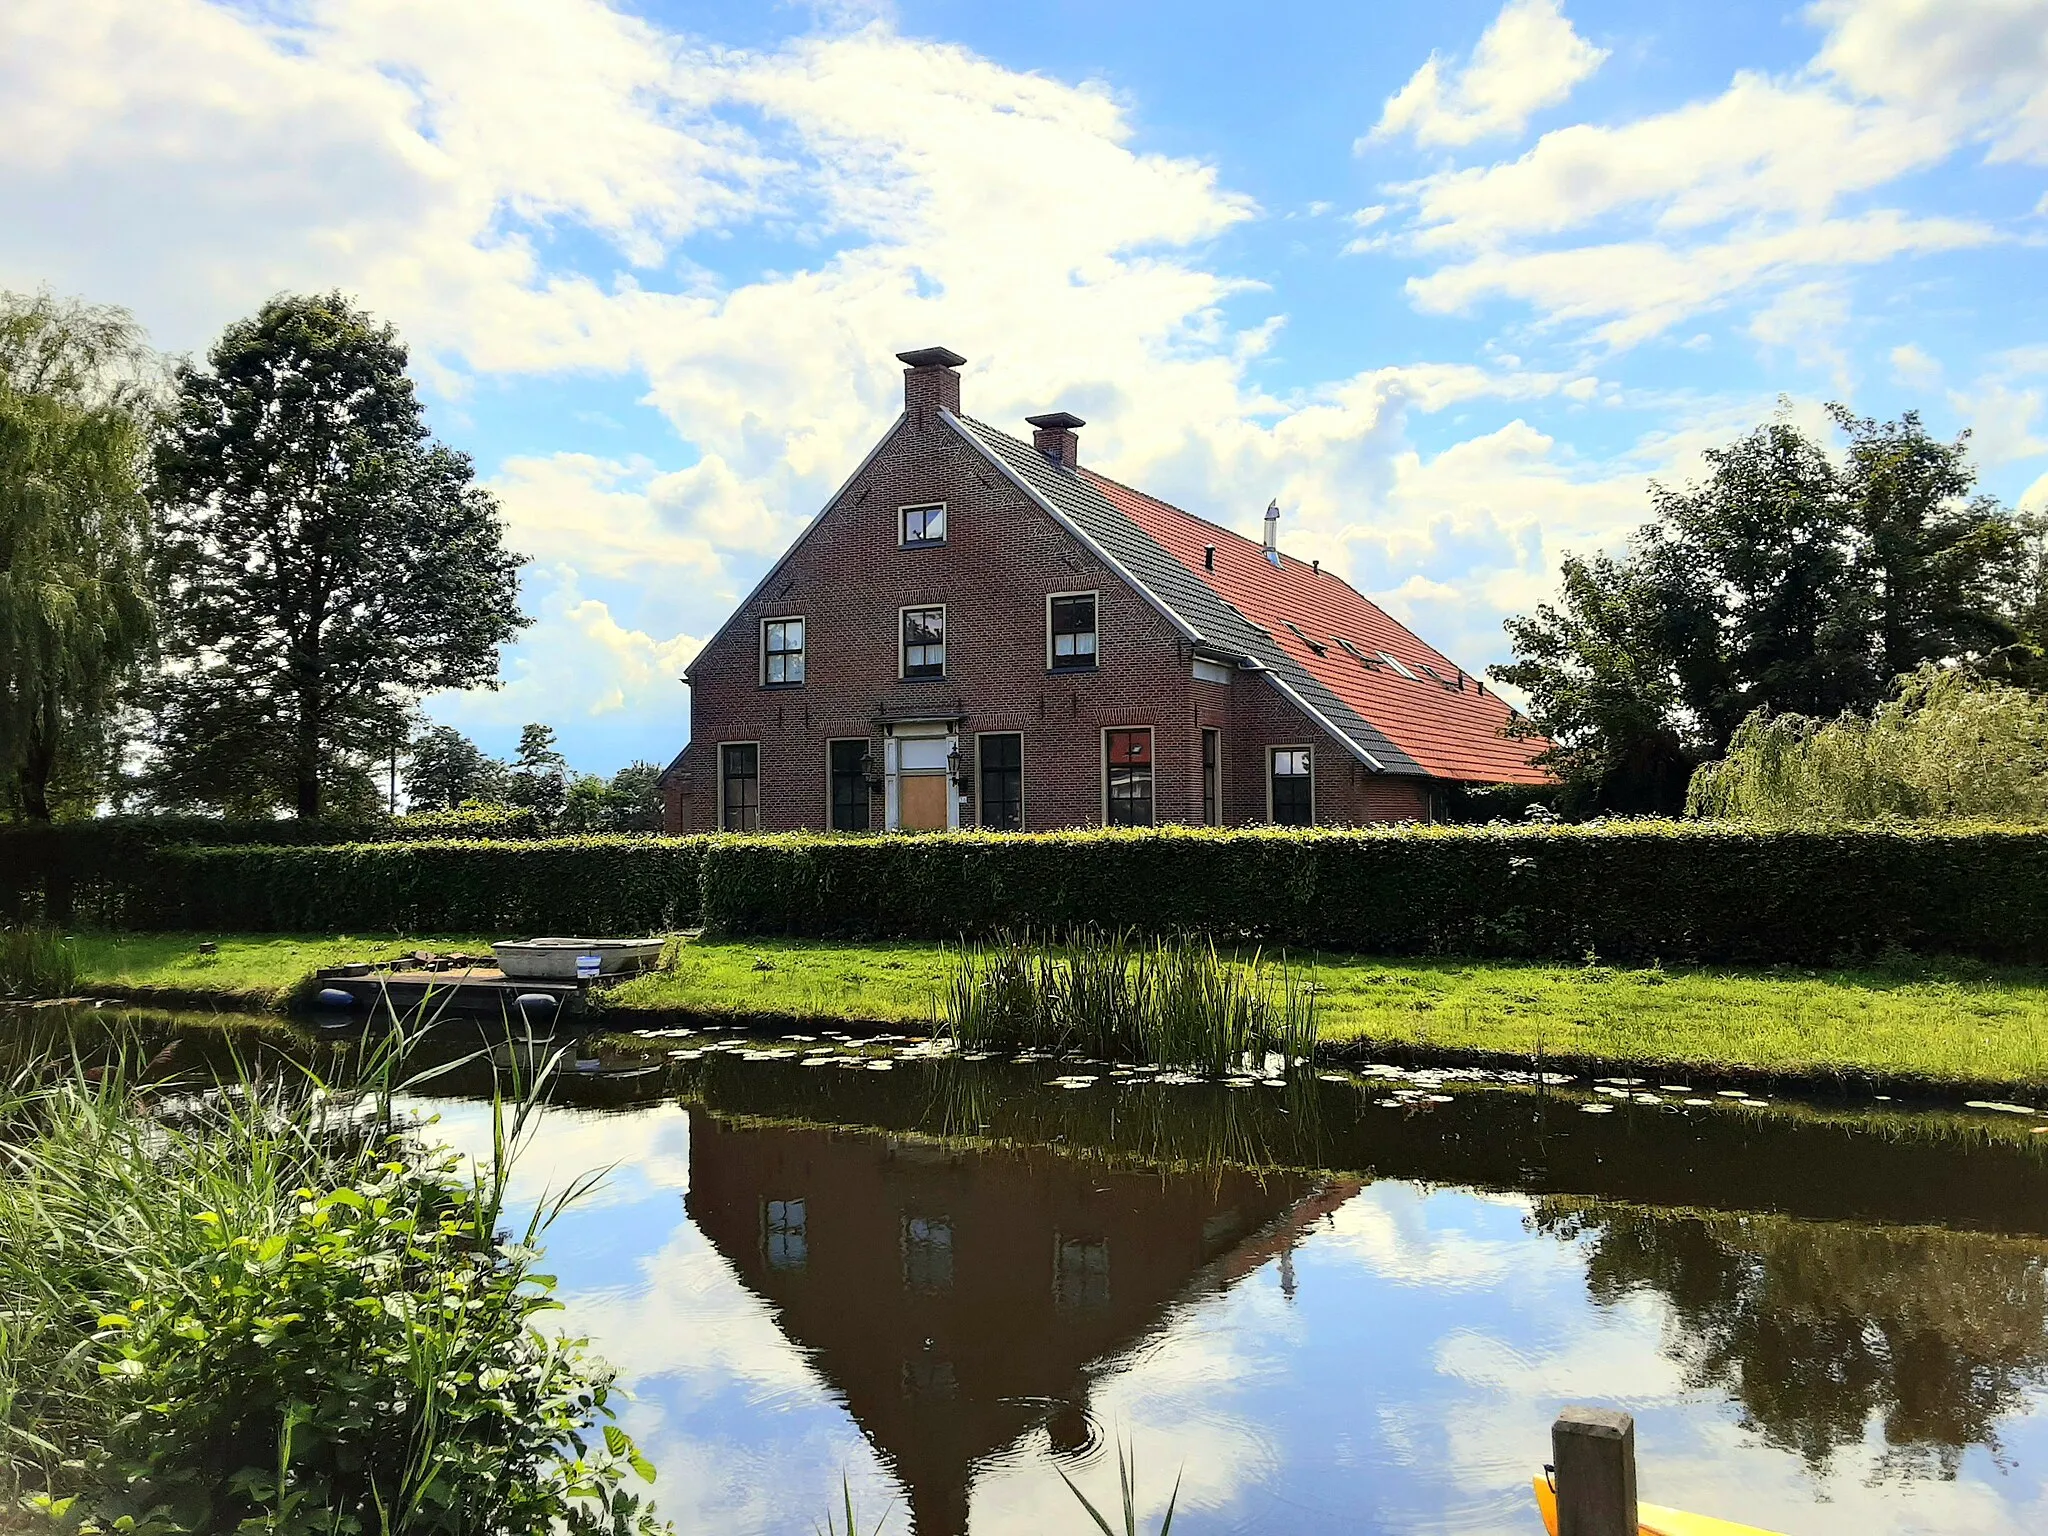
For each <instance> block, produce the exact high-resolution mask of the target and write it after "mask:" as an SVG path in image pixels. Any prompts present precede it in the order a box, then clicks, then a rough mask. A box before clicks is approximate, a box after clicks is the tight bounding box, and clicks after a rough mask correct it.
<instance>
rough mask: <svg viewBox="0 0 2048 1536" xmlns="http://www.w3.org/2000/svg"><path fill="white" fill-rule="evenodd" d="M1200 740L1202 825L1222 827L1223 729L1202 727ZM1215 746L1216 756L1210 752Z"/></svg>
mask: <svg viewBox="0 0 2048 1536" xmlns="http://www.w3.org/2000/svg"><path fill="white" fill-rule="evenodd" d="M1198 740H1199V741H1200V744H1201V754H1202V755H1201V775H1202V825H1203V826H1205V827H1220V826H1222V825H1223V728H1222V727H1221V726H1218V725H1205V726H1202V727H1200V735H1199V737H1198ZM1212 743H1213V744H1214V745H1215V748H1216V751H1215V755H1214V756H1213V757H1212V756H1211V755H1210V752H1209V748H1210V745H1211V744H1212Z"/></svg>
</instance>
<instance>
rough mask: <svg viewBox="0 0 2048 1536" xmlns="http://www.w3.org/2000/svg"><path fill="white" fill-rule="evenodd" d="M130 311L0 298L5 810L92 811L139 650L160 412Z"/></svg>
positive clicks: (146, 627)
mask: <svg viewBox="0 0 2048 1536" xmlns="http://www.w3.org/2000/svg"><path fill="white" fill-rule="evenodd" d="M148 372H149V360H148V355H147V353H146V351H145V350H144V348H143V345H142V340H141V333H140V331H139V330H138V329H137V328H136V325H135V323H134V321H133V319H132V318H130V316H129V315H128V314H127V313H126V312H125V311H123V310H119V309H115V308H110V307H104V306H89V305H85V304H78V303H64V302H60V301H57V300H55V299H52V298H51V297H50V296H48V295H47V294H45V295H39V296H36V297H26V296H23V295H20V294H13V293H5V292H0V804H5V805H6V806H7V808H8V809H10V810H11V811H13V812H14V813H16V814H19V815H23V816H26V817H29V818H31V819H34V820H41V821H47V820H49V819H50V817H51V813H52V809H53V785H54V786H57V787H58V789H59V791H60V792H68V798H69V799H71V800H72V801H73V802H74V803H75V808H77V809H81V810H86V811H90V810H91V809H92V808H93V807H94V805H96V803H97V802H98V800H99V799H100V797H101V795H102V794H103V793H104V792H105V791H106V790H107V787H108V782H109V779H110V777H111V772H112V767H113V764H112V762H111V758H112V756H113V749H112V747H111V746H110V743H111V741H112V739H113V734H112V733H111V732H110V731H109V729H108V722H109V717H110V714H111V712H112V711H113V709H114V706H115V702H116V696H117V693H118V691H119V688H120V685H121V684H122V682H123V681H124V679H125V678H126V677H127V676H128V675H129V674H130V672H131V669H132V668H133V666H134V664H135V663H136V661H137V660H138V658H139V657H140V656H141V654H142V652H143V650H144V648H145V646H146V645H147V643H148V639H149V635H150V630H151V624H152V611H151V605H150V601H149V562H148V554H149V541H150V515H149V505H148V502H147V500H146V498H145V496H144V494H143V489H142V481H143V477H144V473H145V468H146V463H147V456H148V445H149V434H150V428H151V423H152V419H153V415H154V409H155V406H154V401H153V399H152V396H151V393H150V389H149V385H148Z"/></svg>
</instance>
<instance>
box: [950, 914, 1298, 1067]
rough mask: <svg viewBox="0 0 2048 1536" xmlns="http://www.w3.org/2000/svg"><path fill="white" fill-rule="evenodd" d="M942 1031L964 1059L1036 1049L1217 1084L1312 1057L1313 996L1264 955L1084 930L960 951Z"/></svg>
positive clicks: (1186, 940) (1002, 939)
mask: <svg viewBox="0 0 2048 1536" xmlns="http://www.w3.org/2000/svg"><path fill="white" fill-rule="evenodd" d="M941 1006H942V1009H943V1019H942V1020H941V1026H942V1028H943V1029H944V1030H945V1032H946V1033H947V1035H948V1036H950V1037H951V1038H952V1040H953V1041H954V1042H955V1043H956V1044H958V1045H959V1046H960V1047H961V1048H962V1049H964V1050H1018V1049H1034V1050H1045V1051H1052V1052H1056V1053H1063V1054H1065V1053H1071V1054H1077V1055H1081V1056H1088V1057H1095V1058H1099V1059H1102V1060H1108V1061H1127V1062H1134V1063H1152V1064H1157V1065H1160V1066H1170V1067H1180V1068H1185V1069H1187V1070H1190V1071H1200V1072H1206V1073H1209V1074H1211V1075H1212V1076H1217V1077H1222V1076H1226V1075H1228V1074H1230V1073H1233V1072H1241V1071H1244V1070H1245V1069H1246V1068H1247V1067H1249V1068H1251V1069H1253V1070H1257V1069H1259V1068H1261V1067H1263V1065H1264V1064H1265V1060H1266V1057H1267V1056H1268V1055H1269V1054H1273V1053H1277V1054H1279V1055H1280V1056H1281V1057H1282V1058H1284V1060H1285V1061H1286V1063H1287V1065H1288V1066H1290V1067H1292V1066H1293V1065H1295V1064H1296V1063H1298V1062H1312V1061H1313V1060H1314V1059H1315V1053H1316V989H1315V986H1314V984H1313V983H1312V982H1311V981H1310V980H1309V978H1308V977H1307V976H1306V975H1305V974H1303V973H1302V972H1300V971H1299V970H1297V969H1296V968H1293V967H1290V966H1289V965H1287V963H1286V962H1285V961H1284V960H1282V961H1280V962H1279V963H1277V964H1269V963H1268V962H1267V960H1266V958H1265V956H1264V954H1263V953H1262V952H1260V951H1254V952H1253V953H1252V954H1251V955H1250V956H1249V957H1248V958H1242V959H1240V958H1235V957H1230V956H1225V955H1223V954H1220V953H1219V952H1218V951H1217V949H1216V946H1215V944H1214V943H1213V942H1211V941H1210V940H1209V939H1207V938H1204V937H1201V936H1198V935H1176V936H1174V937H1171V938H1163V939H1143V938H1138V937H1136V936H1134V935H1132V934H1129V933H1107V934H1105V933H1101V932H1098V931H1096V930H1093V929H1079V930H1076V931H1074V932H1072V933H1069V934H1068V935H1066V937H1065V938H1064V939H1063V940H1062V941H1061V942H1059V943H1057V944H1054V943H1047V942H1045V941H1043V940H1040V939H1037V938H1034V937H1033V936H1032V935H1030V934H1028V933H1025V934H1015V933H1004V934H1001V935H999V936H997V937H996V938H995V939H993V940H991V941H989V942H987V943H983V944H973V945H968V946H966V947H965V948H963V949H962V950H961V953H960V959H959V963H958V965H957V966H956V968H955V970H954V973H953V977H952V980H951V982H950V984H949V985H948V987H947V990H946V992H945V995H944V997H943V998H942V999H941Z"/></svg>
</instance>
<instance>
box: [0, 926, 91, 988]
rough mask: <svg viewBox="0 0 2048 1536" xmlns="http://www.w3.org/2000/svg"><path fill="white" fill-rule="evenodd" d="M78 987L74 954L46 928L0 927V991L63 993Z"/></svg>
mask: <svg viewBox="0 0 2048 1536" xmlns="http://www.w3.org/2000/svg"><path fill="white" fill-rule="evenodd" d="M77 988H78V955H77V952H76V951H75V950H74V949H73V948H72V944H71V941H70V940H69V939H66V938H63V937H61V936H59V935H58V934H57V933H55V932H54V931H52V930H51V929H48V928H33V927H32V928H4V929H0V995H10V996H15V997H65V996H68V995H69V994H71V993H72V992H74V991H76V990H77Z"/></svg>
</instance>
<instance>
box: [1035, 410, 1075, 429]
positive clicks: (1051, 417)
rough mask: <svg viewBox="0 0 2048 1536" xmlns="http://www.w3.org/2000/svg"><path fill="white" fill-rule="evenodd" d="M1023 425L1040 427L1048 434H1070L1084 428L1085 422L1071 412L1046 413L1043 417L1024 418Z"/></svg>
mask: <svg viewBox="0 0 2048 1536" xmlns="http://www.w3.org/2000/svg"><path fill="white" fill-rule="evenodd" d="M1024 420H1025V423H1026V424H1027V425H1029V426H1034V427H1040V428H1043V429H1044V430H1046V431H1048V432H1071V431H1073V430H1074V428H1076V427H1085V426H1087V425H1088V423H1087V422H1085V421H1083V420H1082V419H1081V418H1080V417H1078V416H1076V415H1075V414H1074V413H1073V412H1072V411H1048V412H1046V413H1045V415H1043V416H1026V417H1025V418H1024Z"/></svg>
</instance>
